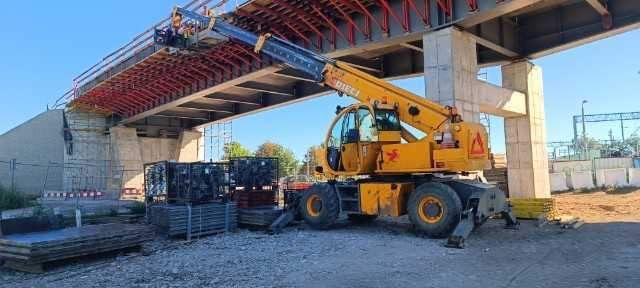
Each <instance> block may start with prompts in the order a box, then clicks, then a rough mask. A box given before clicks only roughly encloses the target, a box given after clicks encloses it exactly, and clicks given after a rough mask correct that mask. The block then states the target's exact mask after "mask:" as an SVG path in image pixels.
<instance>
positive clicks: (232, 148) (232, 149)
mask: <svg viewBox="0 0 640 288" xmlns="http://www.w3.org/2000/svg"><path fill="white" fill-rule="evenodd" d="M251 154H252V153H251V150H249V149H247V148H245V147H244V146H242V144H240V143H238V142H235V141H234V142H231V143H229V144H227V145H225V147H224V159H229V158H231V157H244V156H251Z"/></svg>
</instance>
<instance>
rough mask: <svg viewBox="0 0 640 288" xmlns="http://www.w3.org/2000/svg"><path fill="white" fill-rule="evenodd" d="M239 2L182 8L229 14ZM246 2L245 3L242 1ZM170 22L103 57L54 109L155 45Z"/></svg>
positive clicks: (199, 1)
mask: <svg viewBox="0 0 640 288" xmlns="http://www.w3.org/2000/svg"><path fill="white" fill-rule="evenodd" d="M237 2H238V1H237V0H236V1H235V3H230V1H229V0H191V1H189V2H188V3H187V4H186V5H184V6H182V7H184V8H185V9H189V10H192V11H197V10H199V9H203V10H204V9H206V8H211V9H214V10H216V11H217V12H218V13H224V12H227V11H226V10H227V9H228V8H229V7H233V6H229V5H230V4H232V5H235V6H237V5H238V3H237ZM242 2H244V1H242ZM168 22H169V17H167V18H164V19H162V21H160V22H158V23H156V24H155V25H153V26H151V27H150V28H149V29H147V30H145V31H144V32H142V33H140V34H138V35H136V36H135V37H133V39H132V40H131V41H129V42H128V43H127V44H125V45H124V46H122V47H120V48H118V49H116V50H115V51H113V52H111V53H109V54H108V55H107V56H105V57H103V58H102V59H101V60H100V61H99V62H98V63H96V64H94V65H93V66H91V67H90V68H89V69H87V70H85V71H84V72H82V73H80V74H79V75H78V76H76V77H75V78H74V79H73V85H72V87H71V89H69V90H68V91H66V92H65V93H64V94H63V95H62V96H60V98H58V99H57V100H56V102H55V103H54V104H53V108H56V109H57V108H61V107H64V106H65V105H66V104H67V103H69V102H70V101H72V100H73V99H75V98H77V97H79V96H80V95H82V93H83V92H84V91H82V87H83V86H84V85H85V84H87V83H89V82H90V81H92V80H94V79H96V78H98V77H100V76H101V75H102V74H103V73H105V72H108V71H109V69H110V68H113V67H114V66H115V65H117V64H119V63H121V62H123V61H125V60H127V59H129V58H131V57H133V56H134V55H136V54H137V53H139V52H140V51H142V50H144V49H145V48H148V47H149V46H152V45H154V44H153V35H154V31H155V29H156V28H158V27H163V26H166V25H167V24H168Z"/></svg>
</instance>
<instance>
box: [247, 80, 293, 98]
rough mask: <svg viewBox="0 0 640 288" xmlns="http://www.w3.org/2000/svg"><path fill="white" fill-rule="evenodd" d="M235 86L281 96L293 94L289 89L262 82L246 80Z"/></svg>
mask: <svg viewBox="0 0 640 288" xmlns="http://www.w3.org/2000/svg"><path fill="white" fill-rule="evenodd" d="M235 87H236V88H240V89H244V90H250V91H257V92H265V93H269V94H275V95H282V96H293V92H292V91H291V90H289V89H283V88H280V87H276V86H272V85H268V84H262V83H257V82H246V83H242V84H239V85H236V86H235Z"/></svg>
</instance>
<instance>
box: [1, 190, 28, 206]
mask: <svg viewBox="0 0 640 288" xmlns="http://www.w3.org/2000/svg"><path fill="white" fill-rule="evenodd" d="M29 202H30V201H29V200H28V199H27V198H26V197H25V196H24V195H22V194H20V193H18V192H12V191H9V190H7V189H5V188H4V187H0V210H11V209H20V208H24V207H27V206H29Z"/></svg>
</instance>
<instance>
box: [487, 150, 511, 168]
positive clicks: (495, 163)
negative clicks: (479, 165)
mask: <svg viewBox="0 0 640 288" xmlns="http://www.w3.org/2000/svg"><path fill="white" fill-rule="evenodd" d="M490 157H491V167H492V168H507V155H505V154H495V153H491V156H490Z"/></svg>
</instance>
